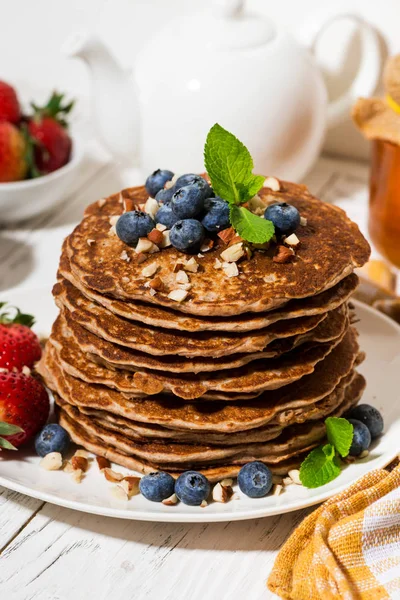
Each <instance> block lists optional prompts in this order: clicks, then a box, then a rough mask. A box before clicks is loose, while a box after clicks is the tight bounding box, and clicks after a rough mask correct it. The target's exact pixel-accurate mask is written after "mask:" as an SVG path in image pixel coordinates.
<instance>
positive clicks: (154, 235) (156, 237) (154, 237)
mask: <svg viewBox="0 0 400 600" xmlns="http://www.w3.org/2000/svg"><path fill="white" fill-rule="evenodd" d="M163 238H164V236H163V234H162V232H161V231H158V229H153V230H152V231H150V233H149V234H148V236H147V239H148V240H150V241H151V242H153V244H156V245H157V246H159V245H160V244H161V243H162V241H163Z"/></svg>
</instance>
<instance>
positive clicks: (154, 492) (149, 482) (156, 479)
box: [139, 471, 175, 502]
mask: <svg viewBox="0 0 400 600" xmlns="http://www.w3.org/2000/svg"><path fill="white" fill-rule="evenodd" d="M174 488H175V479H174V478H173V477H172V475H170V474H169V473H165V472H164V471H159V472H157V473H149V475H145V476H144V477H142V478H141V480H140V481H139V489H140V491H141V493H142V494H143V496H144V497H145V498H147V500H151V501H152V502H162V501H163V500H165V499H166V498H169V497H170V496H172V494H173V493H174Z"/></svg>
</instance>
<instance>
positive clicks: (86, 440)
mask: <svg viewBox="0 0 400 600" xmlns="http://www.w3.org/2000/svg"><path fill="white" fill-rule="evenodd" d="M59 423H60V425H61V426H62V427H64V429H66V430H67V431H68V433H69V434H70V436H71V439H72V440H73V441H74V442H75V443H76V444H78V445H79V446H83V447H84V448H86V449H87V450H88V451H89V452H93V453H94V454H96V455H97V456H104V458H108V459H109V460H110V461H112V462H114V463H116V464H119V465H121V466H123V467H126V468H127V469H132V470H133V471H136V472H137V473H141V474H143V475H145V474H147V473H153V472H154V471H157V470H158V467H157V465H155V464H151V463H149V462H146V461H143V460H139V459H137V458H134V457H132V456H127V455H126V454H123V453H122V452H120V451H118V450H116V448H113V447H112V446H111V444H108V443H106V444H105V443H104V441H103V440H101V439H100V438H98V437H96V436H94V435H90V434H89V433H88V432H86V431H85V429H84V428H83V427H82V426H81V425H80V424H79V423H78V422H77V421H75V420H73V419H71V417H70V416H69V415H67V414H66V413H65V412H63V411H61V412H60V415H59ZM305 457H306V453H305V452H303V453H300V454H298V455H296V456H293V457H292V458H291V459H287V460H282V461H281V462H280V463H278V464H270V465H268V466H269V467H270V469H271V471H272V473H274V474H276V475H286V474H287V473H288V472H289V470H290V469H295V468H297V467H298V466H299V465H300V464H301V462H302V461H303V460H304V458H305ZM200 471H201V472H202V473H203V474H204V475H205V476H206V477H207V478H208V480H209V481H210V482H211V483H213V482H216V481H221V480H222V479H224V478H226V477H236V476H237V474H238V473H239V471H240V466H238V465H219V466H213V467H208V468H207V467H206V468H201V469H200ZM168 472H169V473H171V475H173V476H174V477H178V476H179V475H180V473H181V471H179V470H177V469H176V465H174V466H172V467H169V468H168Z"/></svg>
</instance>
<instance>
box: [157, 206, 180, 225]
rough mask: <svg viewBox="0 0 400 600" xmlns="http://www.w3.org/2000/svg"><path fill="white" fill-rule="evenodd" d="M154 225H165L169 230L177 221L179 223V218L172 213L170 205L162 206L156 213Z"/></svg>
mask: <svg viewBox="0 0 400 600" xmlns="http://www.w3.org/2000/svg"><path fill="white" fill-rule="evenodd" d="M155 220H156V223H161V225H165V227H168V229H171V227H172V226H173V225H175V223H176V222H177V221H179V220H180V219H179V217H177V216H176V214H175V213H174V212H173V210H172V208H171V204H163V205H162V206H160V208H159V209H158V211H157V214H156V216H155Z"/></svg>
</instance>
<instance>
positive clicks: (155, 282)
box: [149, 277, 164, 291]
mask: <svg viewBox="0 0 400 600" xmlns="http://www.w3.org/2000/svg"><path fill="white" fill-rule="evenodd" d="M163 287H164V283H163V281H162V279H161V277H154V279H152V280H151V281H150V282H149V288H151V289H152V290H156V291H160V290H162V289H163Z"/></svg>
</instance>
